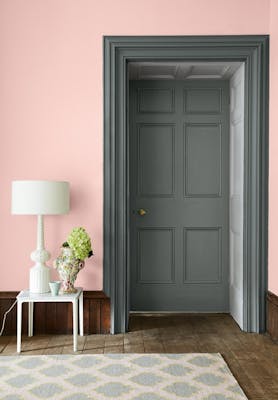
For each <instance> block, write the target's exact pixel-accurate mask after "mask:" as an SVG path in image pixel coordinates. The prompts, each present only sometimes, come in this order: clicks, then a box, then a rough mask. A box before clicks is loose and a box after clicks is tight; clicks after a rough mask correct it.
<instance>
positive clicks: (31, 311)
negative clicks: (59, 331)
mask: <svg viewBox="0 0 278 400" xmlns="http://www.w3.org/2000/svg"><path fill="white" fill-rule="evenodd" d="M33 321H34V303H33V302H32V301H30V302H29V303H28V336H33V323H34V322H33Z"/></svg>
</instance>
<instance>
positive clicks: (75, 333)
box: [72, 299, 78, 351]
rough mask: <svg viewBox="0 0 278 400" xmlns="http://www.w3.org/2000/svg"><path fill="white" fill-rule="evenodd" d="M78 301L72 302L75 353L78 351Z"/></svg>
mask: <svg viewBox="0 0 278 400" xmlns="http://www.w3.org/2000/svg"><path fill="white" fill-rule="evenodd" d="M77 302H78V299H75V300H74V301H73V302H72V319H73V351H77V331H78V317H77V315H78V308H77Z"/></svg>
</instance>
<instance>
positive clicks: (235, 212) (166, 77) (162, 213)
mask: <svg viewBox="0 0 278 400" xmlns="http://www.w3.org/2000/svg"><path fill="white" fill-rule="evenodd" d="M244 68H245V66H244V63H241V62H230V63H228V62H196V61H195V62H190V61H186V62H183V61H178V62H177V61H176V62H174V61H167V62H163V61H159V62H146V61H145V62H130V63H129V64H128V79H129V100H128V103H129V134H128V143H129V172H128V174H129V199H130V208H131V211H132V212H131V218H130V224H131V225H130V246H131V249H130V254H131V255H132V256H130V261H129V265H130V282H129V285H130V287H131V290H130V311H131V312H165V311H166V312H228V313H230V314H231V315H232V317H233V318H234V320H235V321H236V322H237V323H238V325H239V326H240V328H241V329H243V196H244V191H243V188H244V185H243V165H244Z"/></svg>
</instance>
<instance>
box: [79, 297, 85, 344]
mask: <svg viewBox="0 0 278 400" xmlns="http://www.w3.org/2000/svg"><path fill="white" fill-rule="evenodd" d="M79 331H80V336H84V324H83V292H81V293H80V296H79Z"/></svg>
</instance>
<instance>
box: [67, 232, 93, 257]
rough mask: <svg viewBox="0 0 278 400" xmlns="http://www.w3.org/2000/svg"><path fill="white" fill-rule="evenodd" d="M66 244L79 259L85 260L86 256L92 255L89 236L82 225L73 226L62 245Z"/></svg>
mask: <svg viewBox="0 0 278 400" xmlns="http://www.w3.org/2000/svg"><path fill="white" fill-rule="evenodd" d="M66 244H67V245H68V246H69V247H70V248H71V249H72V251H73V253H74V256H75V257H76V258H78V259H79V260H85V258H86V257H91V255H93V251H92V245H91V239H90V236H89V235H88V233H87V232H86V231H85V229H84V228H82V227H78V228H73V230H72V231H71V233H70V234H69V236H68V238H67V242H66V243H64V245H63V246H65V245H66Z"/></svg>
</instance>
